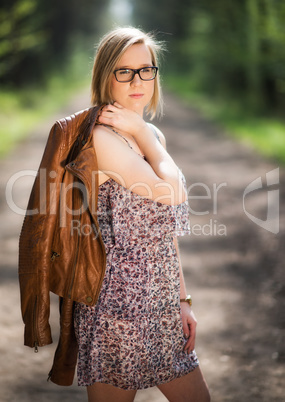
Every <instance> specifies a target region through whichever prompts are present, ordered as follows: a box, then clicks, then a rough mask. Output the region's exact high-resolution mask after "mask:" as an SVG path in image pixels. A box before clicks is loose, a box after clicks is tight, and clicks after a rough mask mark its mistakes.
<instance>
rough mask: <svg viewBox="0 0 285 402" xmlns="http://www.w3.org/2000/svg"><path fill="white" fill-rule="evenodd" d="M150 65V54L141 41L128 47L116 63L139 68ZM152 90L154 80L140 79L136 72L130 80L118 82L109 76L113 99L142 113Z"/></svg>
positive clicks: (117, 67) (117, 66)
mask: <svg viewBox="0 0 285 402" xmlns="http://www.w3.org/2000/svg"><path fill="white" fill-rule="evenodd" d="M149 66H152V61H151V54H150V51H149V49H148V47H147V46H146V45H145V44H143V43H137V44H135V45H132V46H131V47H129V48H128V49H127V50H126V51H125V53H124V54H123V56H122V57H121V59H120V60H119V62H118V64H117V65H116V68H115V69H116V70H117V69H119V68H133V69H137V68H141V67H149ZM153 91H154V80H152V81H142V80H141V79H140V77H139V75H138V74H136V75H135V76H134V79H133V81H131V82H118V81H117V80H116V78H115V75H114V74H113V76H112V78H111V96H112V99H113V101H116V102H118V103H120V104H121V105H122V106H123V107H125V108H127V109H130V110H133V111H135V112H137V113H139V114H140V115H141V116H142V115H143V110H144V108H145V106H146V105H147V104H148V103H149V102H150V100H151V98H152V96H153Z"/></svg>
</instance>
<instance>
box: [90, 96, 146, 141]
mask: <svg viewBox="0 0 285 402" xmlns="http://www.w3.org/2000/svg"><path fill="white" fill-rule="evenodd" d="M98 121H99V123H101V124H106V125H107V126H111V127H113V128H114V129H115V130H118V131H122V132H124V133H128V134H130V135H132V136H133V137H134V138H136V137H137V136H138V135H139V134H140V133H141V132H143V131H144V130H145V129H147V128H148V126H147V124H146V122H145V121H144V120H143V118H142V117H141V116H140V115H139V114H138V113H136V112H134V111H132V110H129V109H126V108H124V107H123V106H121V105H120V104H119V103H118V102H115V103H114V104H113V105H106V106H104V107H103V108H102V110H101V113H100V116H99V117H98Z"/></svg>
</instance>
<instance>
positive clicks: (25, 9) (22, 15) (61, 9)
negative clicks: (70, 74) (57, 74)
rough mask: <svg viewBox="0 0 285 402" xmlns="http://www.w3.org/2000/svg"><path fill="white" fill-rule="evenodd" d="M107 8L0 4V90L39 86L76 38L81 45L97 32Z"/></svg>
mask: <svg viewBox="0 0 285 402" xmlns="http://www.w3.org/2000/svg"><path fill="white" fill-rule="evenodd" d="M108 5H109V1H108V0H107V1H105V2H102V1H99V0H81V1H80V2H78V1H75V0H60V1H58V0H49V1H38V0H2V2H1V5H0V84H1V86H2V87H3V86H5V87H6V88H7V87H14V88H17V87H19V86H21V87H22V86H28V85H29V84H39V83H41V82H42V81H43V80H44V79H45V78H46V77H49V76H50V73H51V71H58V70H59V69H61V68H62V67H63V66H64V65H65V64H66V63H67V62H68V61H69V60H68V57H69V55H70V54H71V53H73V44H74V41H75V40H76V41H77V40H78V38H79V37H80V38H81V39H82V44H83V45H84V43H85V42H86V41H88V40H89V41H90V37H94V36H95V35H96V34H98V32H100V30H101V28H102V27H101V19H102V15H103V13H104V12H105V10H106V9H107V7H108ZM93 39H94V38H93ZM90 43H91V41H90Z"/></svg>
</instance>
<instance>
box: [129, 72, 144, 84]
mask: <svg viewBox="0 0 285 402" xmlns="http://www.w3.org/2000/svg"><path fill="white" fill-rule="evenodd" d="M141 83H142V80H141V79H140V76H139V75H138V74H135V76H134V78H133V80H132V81H131V85H135V86H137V85H141Z"/></svg>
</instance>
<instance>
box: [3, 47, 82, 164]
mask: <svg viewBox="0 0 285 402" xmlns="http://www.w3.org/2000/svg"><path fill="white" fill-rule="evenodd" d="M89 64H90V63H89V60H88V55H87V54H82V53H78V52H77V53H76V54H74V56H73V57H72V60H71V62H70V64H69V67H68V68H67V69H66V70H65V71H64V72H61V73H58V74H57V75H53V76H51V77H50V78H49V79H48V81H47V83H46V84H45V86H44V87H32V88H31V87H29V88H24V89H21V90H19V91H15V90H8V89H1V91H0V138H1V141H0V158H3V157H5V156H6V155H7V154H8V153H9V151H10V150H11V149H13V147H14V146H15V145H16V144H17V143H18V142H19V141H20V140H22V139H23V138H25V137H27V136H28V135H29V134H30V133H31V131H32V130H33V128H34V127H36V126H37V125H38V124H39V122H40V121H41V120H43V119H44V118H46V117H48V116H50V115H51V114H52V113H54V112H55V111H57V110H58V109H59V108H60V107H62V106H63V105H65V104H66V102H67V101H68V99H69V98H70V97H71V96H73V95H74V94H75V93H76V92H77V91H78V90H79V89H80V88H84V87H87V86H88V85H89V84H90V77H88V71H87V70H88V68H89ZM83 68H84V69H85V71H82V69H83Z"/></svg>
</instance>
